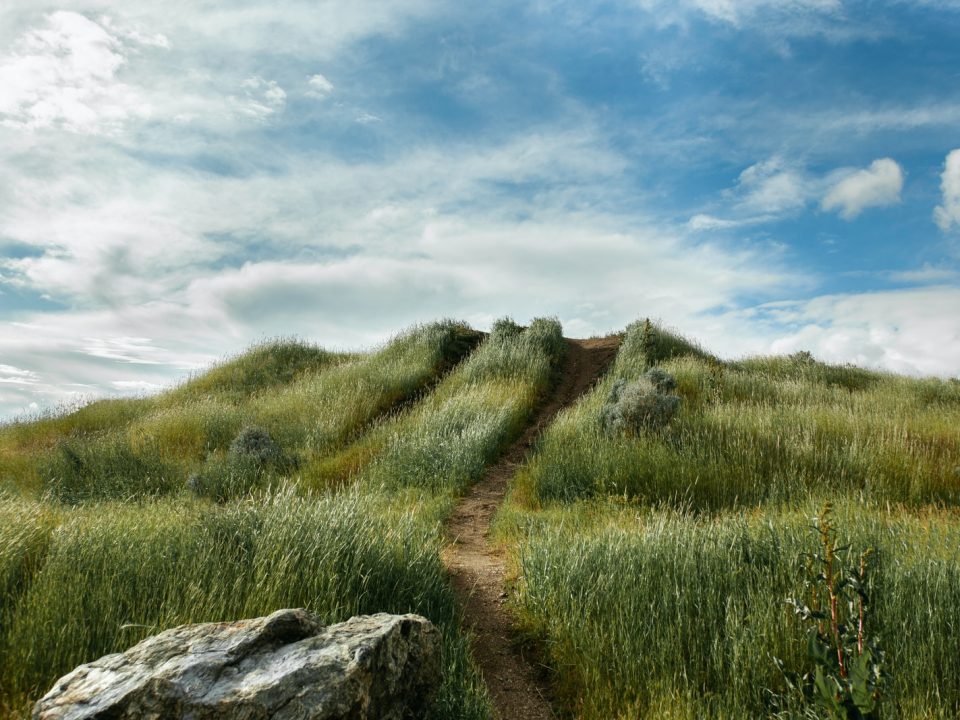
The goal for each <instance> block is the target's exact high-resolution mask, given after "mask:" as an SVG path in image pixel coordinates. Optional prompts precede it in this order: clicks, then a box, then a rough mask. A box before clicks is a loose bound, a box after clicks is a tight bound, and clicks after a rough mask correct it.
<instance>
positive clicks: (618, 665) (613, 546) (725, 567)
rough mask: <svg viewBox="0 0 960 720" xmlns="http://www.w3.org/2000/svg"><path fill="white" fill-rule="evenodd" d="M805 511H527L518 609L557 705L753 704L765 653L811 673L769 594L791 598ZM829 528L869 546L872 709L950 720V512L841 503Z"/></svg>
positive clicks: (727, 713) (738, 713)
mask: <svg viewBox="0 0 960 720" xmlns="http://www.w3.org/2000/svg"><path fill="white" fill-rule="evenodd" d="M588 507H590V508H591V509H589V510H588V509H587V508H588ZM598 512H599V515H600V516H601V518H602V519H600V520H598V519H597V518H596V517H594V519H593V520H592V521H591V520H589V519H585V518H584V517H582V515H583V514H584V513H586V514H590V513H594V514H596V513H598ZM814 512H815V508H814V507H813V506H810V507H809V508H807V509H806V512H804V511H786V512H782V513H772V514H763V513H754V514H751V515H749V516H741V517H735V516H730V515H724V516H721V517H718V518H713V519H708V518H703V517H701V518H696V517H692V516H689V515H683V514H678V513H676V512H670V511H650V510H642V509H629V508H628V509H623V508H614V507H611V506H607V507H606V508H600V507H598V506H596V505H592V507H591V506H590V504H582V503H581V504H580V507H579V509H577V508H575V507H571V508H570V510H569V511H566V512H564V513H561V514H560V515H559V516H558V517H555V518H554V520H555V521H557V520H559V521H557V522H537V521H536V520H535V519H532V520H531V522H530V524H529V525H528V526H527V528H526V532H525V542H524V543H523V550H522V551H521V553H520V557H519V563H520V564H519V572H520V575H521V577H522V582H521V585H520V593H519V596H518V598H519V599H518V608H519V611H520V614H521V617H522V618H523V621H524V623H525V625H526V627H527V628H528V630H530V631H531V632H533V633H534V634H536V635H538V636H541V637H544V638H546V643H547V645H546V647H547V650H548V654H549V656H550V660H551V662H552V664H553V666H554V667H555V668H556V671H557V673H558V687H559V689H560V692H561V696H562V697H563V699H564V701H565V702H566V705H567V707H571V708H575V709H576V713H577V716H578V717H580V718H584V720H590V719H593V718H596V719H597V720H600V719H603V720H607V719H608V718H646V717H649V718H666V717H669V718H702V717H711V718H739V717H766V716H769V715H770V713H771V712H772V707H771V706H770V704H769V700H770V696H769V694H768V690H782V689H783V679H782V676H781V675H780V673H779V670H778V669H777V667H776V665H775V664H774V662H773V659H772V658H773V656H776V657H779V658H781V659H782V660H784V661H785V663H786V664H787V666H788V667H789V668H792V669H794V670H799V671H806V670H809V669H811V668H810V667H809V666H807V665H806V664H805V660H804V646H805V638H804V634H803V628H802V627H801V625H800V623H799V622H797V621H796V620H795V619H794V616H793V613H792V610H791V609H790V608H789V607H788V606H787V604H786V603H785V598H787V597H803V596H804V591H803V580H804V569H803V558H802V555H803V553H808V552H813V551H814V550H815V549H816V539H815V537H814V535H813V534H812V533H811V531H810V527H811V524H812V521H811V516H812V515H813V514H814ZM571 525H573V526H571ZM577 525H579V526H580V527H576V526H577ZM838 526H839V530H840V535H841V538H842V540H843V541H844V542H849V543H851V544H852V545H853V547H854V548H858V549H863V548H867V547H873V548H876V555H875V562H876V566H875V570H874V572H873V574H872V577H873V582H872V587H871V588H870V590H871V597H872V601H873V605H874V611H873V613H872V618H873V619H874V620H875V622H876V625H875V626H874V629H873V630H872V631H871V632H876V633H877V634H878V635H879V636H880V638H881V642H882V645H883V647H884V648H885V650H886V653H887V660H886V664H885V672H887V673H888V676H889V681H888V685H887V687H886V688H885V693H884V697H885V701H884V707H883V710H884V716H885V717H898V718H911V717H916V718H920V717H960V634H958V633H957V632H956V628H957V627H960V523H958V518H957V516H956V515H955V514H953V513H949V514H938V513H932V514H923V515H921V516H919V517H914V516H910V515H905V514H902V513H899V514H895V513H890V512H886V511H879V510H876V509H870V510H868V509H866V508H863V507H860V506H856V505H852V504H850V505H846V506H844V507H842V508H841V510H840V513H839V515H838Z"/></svg>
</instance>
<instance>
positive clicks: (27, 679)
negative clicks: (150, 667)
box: [0, 491, 485, 718]
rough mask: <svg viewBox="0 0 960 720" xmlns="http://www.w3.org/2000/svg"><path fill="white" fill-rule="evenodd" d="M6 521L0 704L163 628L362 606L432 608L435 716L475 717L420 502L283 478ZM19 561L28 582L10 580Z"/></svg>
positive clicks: (337, 612)
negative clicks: (53, 522) (229, 500)
mask: <svg viewBox="0 0 960 720" xmlns="http://www.w3.org/2000/svg"><path fill="white" fill-rule="evenodd" d="M20 502H22V501H20ZM24 507H26V506H24ZM4 511H5V506H2V507H0V512H4ZM35 514H36V513H35ZM13 525H14V526H15V528H14V530H13V531H12V533H11V531H10V529H9V527H5V528H4V529H3V530H2V532H3V533H4V540H5V541H7V540H8V538H9V536H10V535H11V534H12V536H13V537H14V538H18V537H22V538H26V540H24V541H23V542H20V543H19V544H18V545H14V546H12V547H14V550H13V551H12V553H5V554H4V555H3V556H0V562H2V566H0V572H2V573H3V575H2V576H0V580H2V581H3V582H4V584H3V586H0V590H2V591H3V593H4V594H3V595H2V596H0V608H7V611H4V614H3V615H0V617H7V618H9V619H8V621H7V622H5V624H4V626H3V628H2V636H0V668H2V670H0V688H2V691H0V695H2V698H0V707H2V706H4V705H6V707H7V708H8V709H18V708H22V707H25V701H26V700H27V699H35V698H36V697H37V696H39V695H40V694H42V693H43V692H45V691H46V690H47V689H48V688H49V686H50V685H51V684H52V682H53V681H54V680H55V679H56V678H57V677H59V676H60V675H62V674H63V673H65V672H67V671H69V670H70V669H72V668H73V667H74V666H75V665H77V664H79V663H82V662H88V661H90V660H93V659H95V658H97V657H100V656H101V655H104V654H106V653H109V652H114V651H119V650H122V649H124V648H127V647H129V646H131V645H133V644H134V643H136V642H138V641H139V640H141V639H142V638H144V637H146V636H148V635H151V634H154V633H156V632H159V631H160V630H163V629H165V628H168V627H172V626H175V625H179V624H182V623H187V622H206V621H216V620H228V619H236V618H242V617H256V616H260V615H264V614H267V613H269V612H272V611H273V610H276V609H279V608H284V607H305V608H308V609H309V610H311V611H312V612H315V613H317V614H318V615H320V616H321V617H322V618H324V619H325V620H326V621H328V622H337V621H340V620H344V619H346V618H348V617H350V616H352V615H356V614H365V613H373V612H397V613H403V612H418V613H421V614H423V615H425V616H426V617H428V618H430V619H431V620H433V621H434V622H435V623H437V624H438V625H439V626H440V627H441V629H442V630H443V632H444V636H445V646H444V654H445V661H444V662H445V667H446V670H445V685H444V689H443V691H442V692H441V695H440V697H439V698H438V701H437V704H436V708H435V711H434V715H433V717H437V718H460V717H467V718H482V717H484V713H485V704H484V702H485V701H484V696H483V691H482V689H481V688H480V687H479V685H478V681H477V679H476V677H474V676H472V675H471V672H472V669H471V667H470V665H469V662H468V661H467V659H466V643H465V639H464V638H463V637H462V636H461V635H460V634H459V632H458V631H457V629H456V628H457V620H458V617H457V609H456V606H455V603H454V599H453V595H452V591H451V589H450V588H449V586H448V584H447V582H446V578H445V576H444V573H443V569H442V566H441V564H440V560H439V549H440V539H439V538H440V536H439V532H438V527H437V525H436V524H435V523H434V522H433V520H432V518H431V513H430V512H426V513H423V515H422V516H421V517H418V516H415V515H413V514H411V513H409V512H405V511H403V510H402V509H400V510H398V509H396V507H395V506H394V499H387V498H386V497H384V496H381V495H379V494H377V493H375V492H366V493H364V494H360V493H357V492H346V493H342V494H340V495H337V496H326V497H322V498H311V499H304V498H298V497H297V496H296V495H295V494H294V493H292V492H290V491H282V492H280V493H277V494H273V495H268V496H264V497H259V498H257V499H256V500H254V501H250V502H241V503H235V504H232V505H229V506H217V505H211V504H208V503H203V502H185V501H183V500H180V501H177V502H174V501H172V500H161V501H157V502H150V503H144V504H129V503H111V504H108V505H103V506H100V505H92V504H91V505H88V506H84V507H83V508H81V509H76V510H71V511H68V512H67V513H66V516H65V518H64V521H63V524H62V525H60V526H59V527H58V528H57V530H56V531H55V532H54V533H53V534H52V535H50V533H49V526H48V525H43V523H39V525H40V528H39V529H35V528H36V526H37V525H38V521H37V520H36V519H35V518H32V516H30V515H29V513H24V514H23V515H22V516H21V517H20V519H19V520H17V521H16V522H15V523H13ZM35 536H36V537H35ZM44 543H47V544H48V545H49V547H47V548H46V551H45V553H43V554H44V555H45V561H44V562H43V563H42V565H40V566H39V567H33V566H32V565H31V566H30V567H26V566H25V565H24V564H23V563H24V561H25V560H24V559H25V558H27V557H28V556H29V554H30V552H31V551H30V550H29V548H30V547H39V546H42V545H43V544H44ZM5 546H6V542H5ZM7 554H11V556H12V557H13V560H12V561H8V558H7ZM17 557H19V558H20V560H19V561H18V560H17ZM18 566H19V567H20V568H22V569H23V570H22V572H26V573H28V574H30V575H31V577H30V581H29V582H24V580H23V578H22V577H21V578H20V579H18V580H17V582H16V584H15V585H11V583H10V582H8V579H9V577H10V576H11V570H10V568H11V567H13V568H14V569H15V570H16V569H17V567H18ZM18 572H19V571H18ZM22 572H21V575H22ZM21 588H22V589H21ZM11 607H12V611H9V609H10V608H11Z"/></svg>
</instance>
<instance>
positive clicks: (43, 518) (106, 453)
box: [0, 319, 960, 719]
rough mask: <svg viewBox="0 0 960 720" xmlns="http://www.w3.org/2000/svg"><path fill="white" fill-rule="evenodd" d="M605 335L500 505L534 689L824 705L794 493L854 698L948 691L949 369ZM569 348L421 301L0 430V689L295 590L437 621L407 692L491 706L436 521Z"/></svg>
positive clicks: (811, 585)
mask: <svg viewBox="0 0 960 720" xmlns="http://www.w3.org/2000/svg"><path fill="white" fill-rule="evenodd" d="M622 338H623V340H622V343H621V345H620V350H619V353H618V355H617V357H616V359H615V361H614V363H613V364H612V366H611V367H610V368H609V370H608V372H607V373H606V375H605V376H604V377H603V378H602V379H601V380H600V382H598V383H597V384H596V385H595V386H594V388H593V389H592V390H591V391H590V392H588V393H587V394H585V395H583V396H582V397H581V398H580V399H579V400H578V401H577V402H576V403H575V404H574V405H572V406H570V407H568V408H567V409H566V410H564V411H563V412H561V414H560V415H559V416H558V417H557V418H556V420H555V422H553V423H552V424H551V425H550V426H549V427H547V428H546V429H545V430H544V432H543V434H542V435H541V438H540V440H539V441H538V442H537V444H536V445H535V447H534V448H533V450H532V451H531V453H529V455H528V457H527V460H526V462H525V463H524V465H523V466H522V467H521V468H520V469H519V471H518V472H517V474H516V476H515V477H514V479H513V481H512V483H511V488H510V491H509V495H508V498H507V501H506V502H505V504H504V505H503V507H502V508H501V510H500V513H499V517H498V520H497V524H496V542H497V543H498V544H500V545H501V546H502V548H503V550H504V551H505V553H506V554H507V556H508V557H509V559H510V566H511V568H512V577H511V580H510V600H509V609H510V611H511V612H512V613H513V614H514V617H515V621H516V623H517V625H518V627H520V628H521V630H522V631H523V632H524V633H526V634H527V635H528V636H529V637H530V638H532V639H533V640H534V641H535V642H536V643H537V644H539V646H540V647H541V649H542V652H543V655H544V658H545V660H546V662H547V663H548V664H549V665H550V667H551V669H552V678H553V687H554V690H555V695H556V701H557V704H558V707H559V708H560V709H561V710H562V711H563V712H564V713H569V714H571V715H572V716H575V717H582V718H597V719H599V718H619V717H622V718H636V717H649V718H663V717H676V718H688V717H689V718H694V717H696V718H700V717H717V718H721V717H722V718H740V717H767V716H770V715H772V714H775V713H779V716H780V717H828V716H829V715H827V714H824V713H826V712H827V711H826V710H824V709H823V706H822V705H820V704H818V703H817V701H816V699H815V697H813V696H812V695H810V694H809V693H808V694H807V695H805V694H804V692H803V687H804V685H803V682H802V681H800V680H799V679H797V678H799V677H800V676H802V675H803V674H804V673H806V672H812V671H813V669H814V668H815V663H814V662H813V661H812V660H811V658H810V657H809V656H808V652H807V651H808V636H807V633H808V631H809V628H810V627H811V625H810V622H808V621H805V620H804V618H803V617H802V615H798V614H797V613H796V612H795V610H794V608H793V606H791V605H790V604H788V603H787V602H786V600H787V599H788V598H793V599H796V600H798V601H802V602H807V603H811V604H813V603H814V602H815V599H811V593H812V592H813V591H815V590H817V588H818V587H819V586H818V581H817V579H816V575H817V566H816V565H815V562H814V561H813V560H811V556H812V554H814V553H817V552H818V551H819V552H821V553H822V552H823V547H824V545H823V538H824V536H823V534H818V531H817V530H815V529H812V526H813V524H814V520H813V518H815V517H819V518H820V523H821V525H820V527H821V529H822V528H823V523H824V521H826V520H828V519H830V520H832V522H833V525H834V527H835V530H834V533H835V536H836V544H837V545H838V546H840V549H839V551H838V553H837V556H836V560H835V562H836V566H837V567H838V568H839V567H841V566H842V567H847V566H848V565H849V566H850V567H853V568H854V569H855V571H856V569H857V568H859V565H858V564H857V563H858V558H859V557H860V553H861V552H862V551H865V550H867V549H871V550H872V554H871V555H870V556H869V559H868V560H865V561H864V562H865V565H864V570H863V582H862V588H861V589H862V591H863V596H864V597H867V598H868V606H867V607H868V614H867V616H866V620H867V626H866V630H865V631H864V633H863V635H864V636H865V637H866V638H867V639H871V640H872V639H877V640H878V642H879V649H882V651H883V653H884V654H883V658H884V659H883V663H882V665H880V666H879V667H880V668H881V670H880V678H881V684H880V685H879V687H878V692H877V696H878V698H879V700H878V703H879V705H878V708H879V710H878V712H880V713H882V715H883V716H884V717H915V718H921V717H923V718H927V717H932V718H957V717H960V514H958V511H957V508H958V507H960V383H958V382H956V381H940V380H932V379H928V380H917V379H909V378H904V377H900V376H896V375H891V374H885V373H877V372H871V371H867V370H863V369H860V368H854V367H847V366H843V367H839V366H829V365H825V364H823V363H820V362H817V361H816V360H815V359H814V358H812V357H810V356H809V355H808V354H805V353H799V354H796V355H794V356H790V357H768V358H751V359H746V360H739V361H734V362H725V361H721V360H720V359H718V358H716V357H714V356H713V355H711V354H710V353H709V352H708V351H706V350H704V349H703V348H700V347H698V346H697V345H696V344H695V343H693V342H690V341H688V340H686V339H684V338H682V337H680V336H678V335H676V334H673V333H670V332H667V331H665V330H663V329H662V328H660V327H658V326H656V325H654V324H651V323H649V322H640V323H636V324H634V325H631V326H630V327H628V328H626V329H625V330H624V332H623V333H622ZM565 348H566V344H565V343H564V341H563V337H562V329H561V327H560V325H559V323H557V322H556V321H553V320H549V319H538V320H534V321H533V322H532V323H530V325H529V326H528V327H525V328H524V327H520V326H518V325H516V324H514V323H513V322H512V321H510V320H508V319H504V320H501V321H498V322H497V323H496V324H495V325H494V327H493V329H492V331H491V332H490V333H489V334H486V335H484V334H481V333H479V332H476V331H474V330H473V329H471V328H469V327H468V326H466V325H464V324H462V323H457V322H451V321H444V322H438V323H433V324H430V325H425V326H420V327H416V328H412V329H410V330H407V331H405V332H403V333H401V334H399V335H398V336H396V337H395V338H394V339H393V340H391V341H390V342H388V343H386V344H385V345H383V346H382V347H381V348H378V349H377V350H375V351H373V352H370V353H362V354H338V353H331V352H327V351H325V350H323V349H321V348H318V347H316V346H313V345H310V344H307V343H302V342H298V341H277V342H272V343H266V344H262V345H259V346H256V347H254V348H252V349H251V350H250V351H248V352H247V353H244V354H243V355H241V356H239V357H237V358H234V359H232V360H230V361H228V362H225V363H222V364H220V365H218V366H217V367H215V368H213V369H211V370H210V371H208V372H207V373H204V374H202V375H199V376H197V377H194V378H191V379H190V380H188V381H187V382H184V383H183V384H181V385H179V386H178V387H175V388H173V389H171V390H169V391H167V392H165V393H162V394H160V395H157V396H153V397H147V398H139V399H125V400H102V401H98V402H95V403H92V404H90V405H88V406H86V407H83V408H81V409H79V410H77V411H75V412H72V413H68V414H61V415H53V416H48V417H43V418H39V419H36V420H33V421H23V422H16V423H11V424H7V425H4V426H0V712H2V713H5V714H8V715H14V716H15V715H17V714H20V713H24V712H25V711H26V709H28V708H29V704H30V702H31V701H32V700H34V699H36V698H37V697H38V696H39V695H40V694H42V693H43V692H45V691H46V690H47V689H48V688H49V686H50V685H51V683H52V682H53V680H55V679H56V678H57V677H59V676H60V675H62V674H63V673H64V672H66V671H68V670H69V669H71V668H72V667H74V666H75V665H77V664H79V663H81V662H85V661H89V660H92V659H94V658H96V657H99V656H101V655H103V654H106V653H108V652H113V651H116V650H120V649H123V648H125V647H128V646H130V645H132V644H133V643H135V642H137V641H138V640H140V639H142V638H143V637H145V636H147V635H150V634H153V633H155V632H158V631H159V630H161V629H164V628H167V627H171V626H173V625H177V624H181V623H185V622H202V621H211V620H222V619H235V618H237V617H241V616H254V615H262V614H266V613H268V612H271V611H272V610H275V609H278V608H281V607H295V606H302V607H307V608H309V609H311V610H312V611H313V612H316V613H318V614H320V615H321V616H323V617H325V618H326V619H328V620H329V621H331V622H333V621H339V620H342V619H345V618H347V617H349V616H350V615H353V614H357V613H369V612H378V611H388V612H419V613H421V614H423V615H426V616H427V617H429V618H431V619H432V620H433V621H434V622H436V623H437V624H438V625H439V626H440V627H441V629H442V630H443V633H444V638H445V640H444V642H445V644H444V666H445V670H444V686H443V689H442V691H441V692H440V694H439V695H438V697H437V698H436V701H435V703H434V707H433V709H432V711H431V717H433V718H485V717H489V716H490V706H489V701H488V698H487V695H486V691H485V688H484V685H483V682H482V680H481V679H480V677H479V675H478V672H477V668H476V667H475V665H474V662H473V660H472V659H471V657H470V653H469V647H468V638H467V636H466V635H465V634H464V633H463V631H461V630H460V626H461V622H460V621H461V613H462V609H461V608H460V607H458V603H457V602H456V599H455V597H454V595H453V593H452V590H451V588H450V586H449V583H448V580H447V578H446V576H445V573H444V570H443V566H442V565H441V563H440V559H439V558H440V552H441V550H442V548H443V546H444V542H445V540H444V535H443V529H442V523H443V521H444V520H445V518H447V517H448V516H449V514H450V513H451V511H452V509H453V507H454V505H455V503H456V501H457V498H458V497H459V496H460V495H461V494H462V493H463V492H464V490H465V489H466V488H467V487H469V486H470V484H471V483H473V482H475V481H476V480H477V479H478V478H479V477H480V476H481V475H482V474H483V472H484V470H485V468H487V467H488V466H489V465H490V464H491V463H492V462H493V461H494V460H495V459H496V458H497V457H498V456H499V455H500V453H501V452H502V451H503V449H504V448H506V447H507V446H508V445H509V444H510V443H511V442H513V441H514V440H515V439H516V438H517V437H518V436H519V435H520V434H521V433H522V431H523V430H524V428H525V427H526V425H527V424H528V423H529V422H530V419H531V418H532V417H533V414H534V411H535V410H536V408H537V407H538V405H540V404H541V403H542V402H543V401H544V400H545V398H547V397H548V396H549V395H550V393H551V388H552V386H553V383H554V382H555V379H556V376H557V374H558V372H559V371H560V369H561V368H562V366H563V363H564V355H565ZM825 506H829V508H830V510H829V511H828V513H827V514H825V513H824V507H825ZM854 574H856V572H854ZM820 585H822V583H820ZM841 589H842V588H841ZM801 604H802V603H801ZM841 610H843V608H841ZM854 610H858V607H857V606H856V603H854ZM816 622H817V621H816V619H814V621H813V623H814V625H816ZM819 622H820V623H821V624H823V620H820V621H819ZM829 625H830V623H829V622H827V624H826V629H827V630H829ZM877 657H879V654H878V655H877ZM874 665H876V663H874ZM791 678H794V679H795V685H796V686H797V689H796V690H791V689H790V685H789V681H790V679H791ZM871 687H872V686H871ZM818 713H819V714H818ZM844 717H846V716H844ZM850 717H853V715H850Z"/></svg>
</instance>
